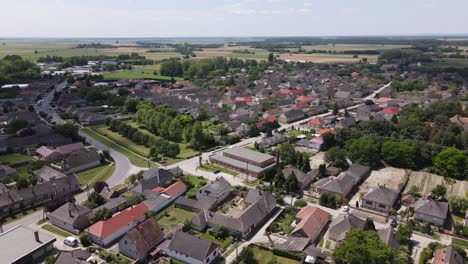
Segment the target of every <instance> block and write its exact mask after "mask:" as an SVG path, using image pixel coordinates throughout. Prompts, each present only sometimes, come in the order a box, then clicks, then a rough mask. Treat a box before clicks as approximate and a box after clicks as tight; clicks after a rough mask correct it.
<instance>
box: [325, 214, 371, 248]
mask: <svg viewBox="0 0 468 264" xmlns="http://www.w3.org/2000/svg"><path fill="white" fill-rule="evenodd" d="M365 223H366V220H364V219H361V218H359V217H357V216H355V215H353V214H348V213H343V214H339V215H338V216H337V217H336V218H335V219H334V220H333V221H332V223H331V224H330V227H329V228H328V239H330V240H332V241H334V242H341V241H343V240H344V239H345V237H346V233H347V232H348V231H349V230H351V229H360V230H363V229H364V225H365Z"/></svg>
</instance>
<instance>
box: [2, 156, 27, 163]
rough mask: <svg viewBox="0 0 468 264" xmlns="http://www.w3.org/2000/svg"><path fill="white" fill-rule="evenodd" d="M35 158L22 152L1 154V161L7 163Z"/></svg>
mask: <svg viewBox="0 0 468 264" xmlns="http://www.w3.org/2000/svg"><path fill="white" fill-rule="evenodd" d="M32 159H33V158H32V157H30V156H26V155H20V154H5V155H0V163H7V164H16V163H20V162H24V161H29V160H32Z"/></svg>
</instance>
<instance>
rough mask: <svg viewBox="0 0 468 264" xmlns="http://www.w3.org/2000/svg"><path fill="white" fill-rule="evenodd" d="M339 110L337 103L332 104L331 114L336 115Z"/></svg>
mask: <svg viewBox="0 0 468 264" xmlns="http://www.w3.org/2000/svg"><path fill="white" fill-rule="evenodd" d="M339 110H340V109H339V108H338V105H337V104H334V105H333V112H332V114H333V115H335V116H336V115H337V114H338V112H339Z"/></svg>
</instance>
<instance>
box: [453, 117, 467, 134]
mask: <svg viewBox="0 0 468 264" xmlns="http://www.w3.org/2000/svg"><path fill="white" fill-rule="evenodd" d="M450 122H452V123H455V124H458V125H460V126H461V127H463V129H464V130H465V131H467V130H468V117H463V116H460V115H454V116H453V117H451V118H450Z"/></svg>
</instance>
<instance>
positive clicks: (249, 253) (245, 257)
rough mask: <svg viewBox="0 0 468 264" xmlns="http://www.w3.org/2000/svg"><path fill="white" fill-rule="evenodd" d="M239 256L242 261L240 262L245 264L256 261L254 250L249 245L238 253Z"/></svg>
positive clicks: (252, 263)
mask: <svg viewBox="0 0 468 264" xmlns="http://www.w3.org/2000/svg"><path fill="white" fill-rule="evenodd" d="M239 258H240V260H241V261H242V263H245V264H254V263H256V261H255V256H254V252H253V250H252V248H251V247H245V248H244V249H243V250H242V252H241V253H240V255H239Z"/></svg>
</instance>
